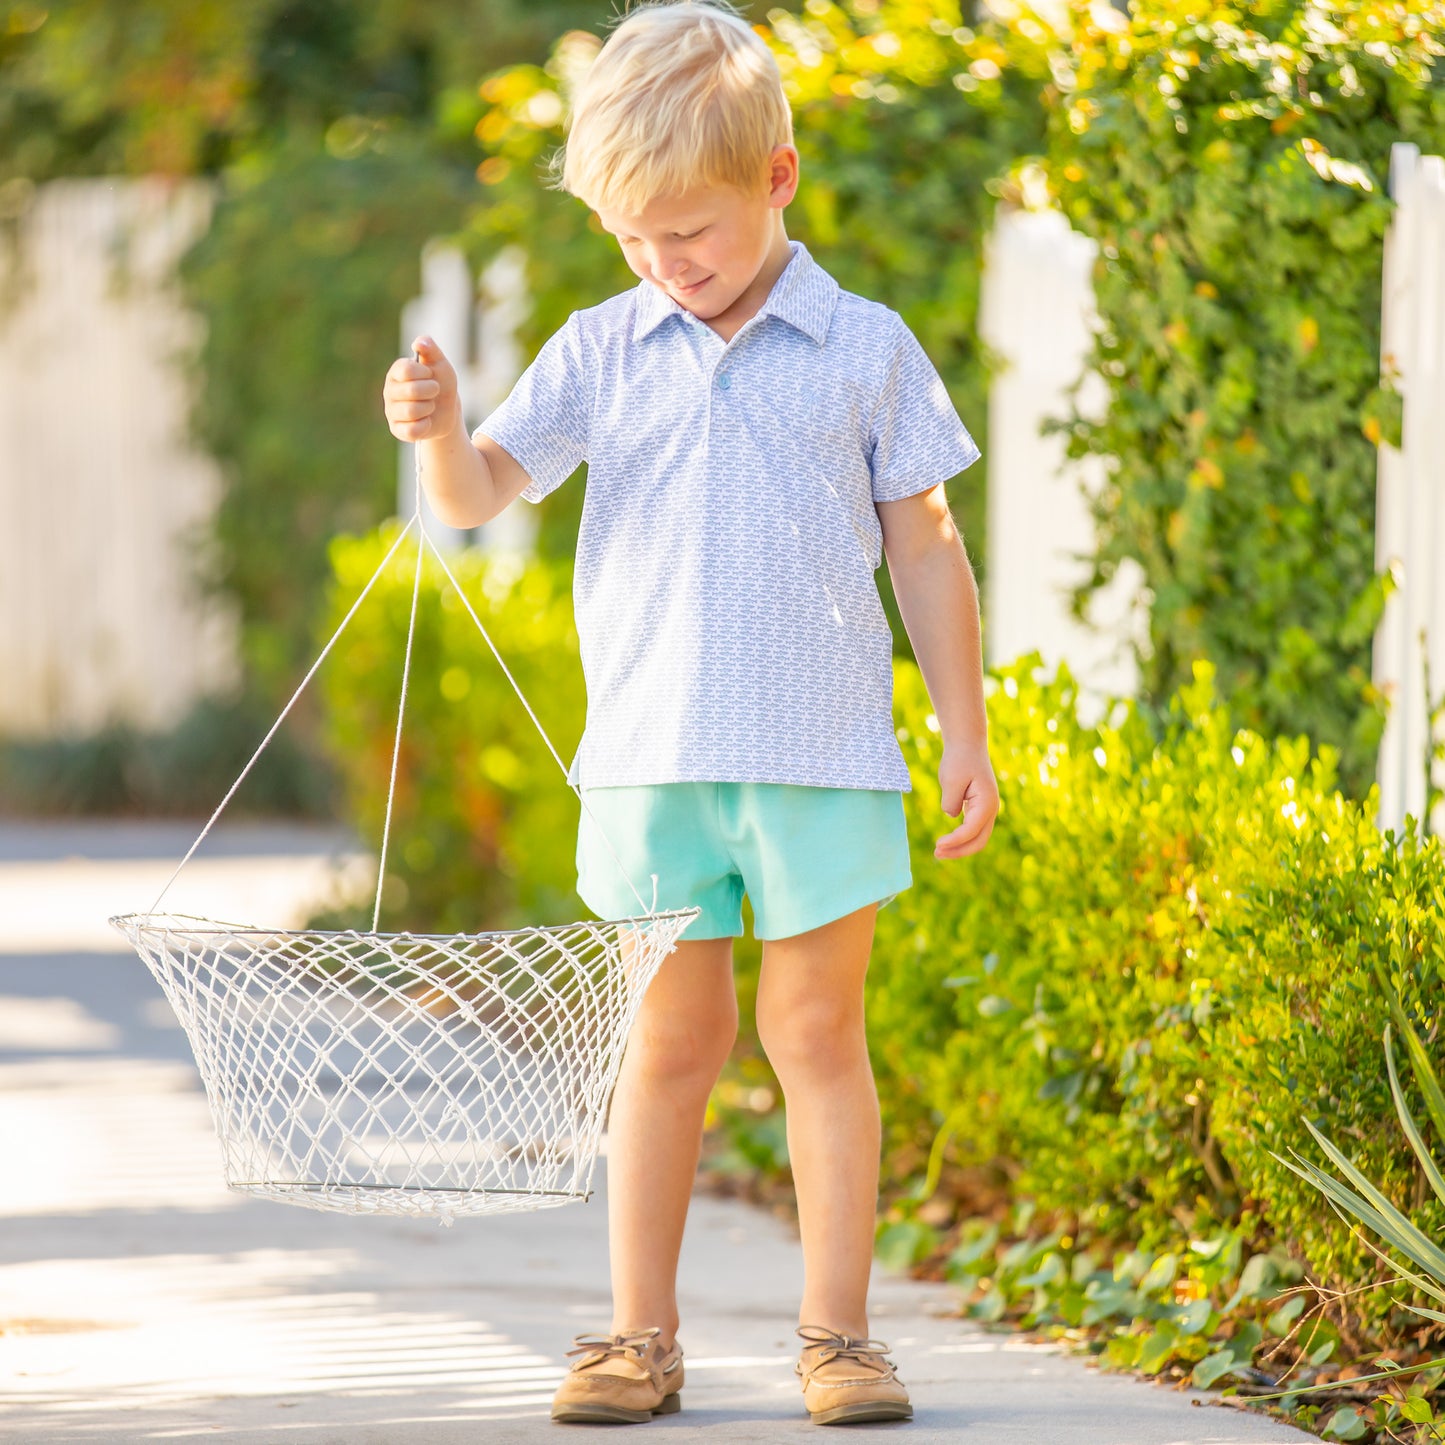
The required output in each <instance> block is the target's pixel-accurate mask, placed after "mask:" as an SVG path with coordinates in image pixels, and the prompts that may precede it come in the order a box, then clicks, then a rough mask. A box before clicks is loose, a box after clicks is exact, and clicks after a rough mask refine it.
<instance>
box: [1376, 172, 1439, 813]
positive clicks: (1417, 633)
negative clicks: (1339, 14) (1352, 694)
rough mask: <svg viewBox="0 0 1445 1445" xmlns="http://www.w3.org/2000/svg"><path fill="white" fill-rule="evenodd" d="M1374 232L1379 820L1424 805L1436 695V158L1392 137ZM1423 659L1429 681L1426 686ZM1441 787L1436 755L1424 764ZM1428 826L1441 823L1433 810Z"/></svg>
mask: <svg viewBox="0 0 1445 1445" xmlns="http://www.w3.org/2000/svg"><path fill="white" fill-rule="evenodd" d="M1390 193H1391V195H1392V196H1393V197H1394V199H1395V202H1396V205H1397V209H1396V211H1395V215H1394V217H1393V219H1392V222H1391V226H1390V232H1389V235H1388V237H1387V238H1386V241H1385V295H1384V314H1383V316H1382V318H1381V320H1382V326H1381V344H1380V351H1381V369H1382V371H1383V373H1384V374H1385V375H1386V376H1387V377H1392V379H1393V381H1394V384H1395V385H1396V386H1397V387H1398V389H1399V391H1400V392H1401V394H1402V395H1403V397H1404V402H1405V418H1404V433H1403V436H1402V438H1401V445H1400V447H1399V448H1398V449H1396V448H1395V447H1392V446H1382V447H1381V448H1380V462H1379V478H1378V497H1377V504H1376V514H1375V564H1376V567H1377V569H1378V570H1380V571H1388V572H1390V573H1391V574H1392V575H1393V577H1394V580H1395V583H1396V589H1397V590H1396V591H1395V592H1394V594H1393V595H1392V596H1391V597H1390V599H1389V601H1388V602H1387V603H1386V606H1385V616H1384V618H1383V620H1382V621H1381V624H1380V628H1379V631H1378V633H1377V634H1376V637H1375V661H1374V680H1375V684H1376V686H1378V687H1379V688H1381V689H1382V690H1383V691H1384V693H1385V696H1386V698H1387V699H1388V700H1389V703H1390V712H1389V718H1388V721H1387V723H1386V726H1385V736H1384V739H1383V741H1382V743H1381V747H1380V765H1379V782H1380V813H1379V821H1380V826H1381V827H1382V828H1399V826H1400V825H1401V823H1402V822H1403V820H1404V818H1405V817H1406V816H1407V815H1409V816H1411V817H1414V818H1416V819H1419V818H1421V817H1422V816H1423V813H1424V809H1425V783H1426V767H1427V762H1426V757H1427V753H1428V752H1429V751H1430V749H1431V745H1432V743H1434V742H1437V741H1440V740H1442V739H1445V730H1442V728H1441V727H1439V726H1438V725H1437V726H1436V727H1435V728H1434V729H1433V730H1432V728H1431V725H1430V712H1431V708H1432V704H1434V705H1438V704H1440V703H1441V702H1442V701H1445V157H1441V156H1422V155H1421V154H1420V152H1419V150H1418V149H1417V148H1416V147H1415V146H1412V145H1397V146H1396V147H1395V148H1394V153H1393V155H1392V157H1391V165H1390ZM1427 662H1428V676H1429V687H1430V692H1431V693H1432V694H1433V697H1430V696H1427V695H1426V675H1427V673H1426V668H1427ZM1433 774H1434V782H1435V786H1436V787H1438V788H1445V765H1442V764H1441V763H1439V762H1436V763H1434V765H1433ZM1431 821H1432V824H1433V831H1434V832H1436V833H1445V808H1441V807H1437V808H1436V810H1435V813H1434V816H1433V818H1432V820H1431Z"/></svg>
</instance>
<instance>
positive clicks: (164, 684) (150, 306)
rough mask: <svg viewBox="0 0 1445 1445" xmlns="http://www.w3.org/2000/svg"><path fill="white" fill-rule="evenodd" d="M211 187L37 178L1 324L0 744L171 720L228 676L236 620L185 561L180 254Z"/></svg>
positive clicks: (187, 325)
mask: <svg viewBox="0 0 1445 1445" xmlns="http://www.w3.org/2000/svg"><path fill="white" fill-rule="evenodd" d="M212 202H213V192H212V188H211V187H210V186H209V185H207V184H206V183H204V182H200V181H185V182H175V181H167V180H161V179H158V178H146V179H126V178H115V179H108V180H107V179H86V180H63V181H50V182H48V183H46V184H45V185H42V186H40V187H39V188H38V191H37V193H36V196H35V200H34V204H33V206H32V207H31V209H30V211H29V212H28V214H26V215H25V217H24V218H23V220H22V221H21V223H20V227H19V231H20V234H19V238H18V246H17V248H16V251H15V253H14V258H17V259H18V264H19V266H20V274H19V276H18V277H10V278H6V279H7V281H8V282H10V283H12V284H13V285H14V287H15V291H16V302H15V308H14V310H13V311H10V312H8V313H7V314H5V315H4V316H3V317H0V518H3V520H4V525H3V527H0V733H3V734H9V735H12V736H17V737H34V738H57V737H64V736H79V735H84V734H86V733H89V732H93V731H95V730H97V729H99V728H102V727H105V726H106V725H107V724H110V723H119V722H124V723H130V724H132V725H134V726H137V727H142V728H164V727H169V726H171V725H172V724H174V723H176V722H178V721H179V720H180V718H181V717H182V716H183V715H184V714H185V712H186V711H187V709H188V708H189V707H190V706H192V705H193V704H194V703H195V702H196V701H197V700H198V699H200V698H201V697H203V696H205V695H207V694H212V693H220V692H224V691H225V690H227V689H228V688H230V687H231V686H232V685H233V684H234V683H235V681H236V680H237V676H238V629H237V625H236V619H235V616H234V613H233V610H232V609H230V608H229V607H227V606H225V605H224V604H222V603H221V602H219V601H217V600H216V599H215V598H214V597H208V596H206V595H205V594H203V592H202V590H201V588H200V587H199V586H198V585H197V579H196V569H195V568H194V566H193V565H192V559H193V558H194V556H195V551H196V545H197V543H198V541H200V540H201V538H202V537H203V536H204V533H205V530H206V528H207V527H208V526H209V523H210V519H211V517H212V515H213V513H214V510H215V507H216V504H217V502H218V500H219V498H220V494H221V476H220V473H219V471H218V469H217V467H216V464H215V462H214V461H213V460H212V459H211V458H210V457H208V456H205V455H204V454H202V453H200V452H197V451H196V450H195V449H194V447H193V446H192V445H191V443H190V440H189V438H188V435H187V426H186V412H187V407H188V404H189V400H190V395H191V391H192V388H193V387H195V386H198V385H200V384H202V381H201V379H200V378H197V377H195V376H193V375H191V374H189V373H187V372H186V371H185V370H184V369H183V368H182V366H181V365H179V364H177V360H176V358H177V356H178V355H187V354H189V353H190V352H191V350H192V346H193V343H194V341H195V339H196V334H197V332H196V328H197V327H198V326H199V324H200V323H199V320H198V318H196V317H195V316H194V315H192V314H191V313H190V312H188V311H187V310H186V309H185V307H184V306H183V305H182V302H181V298H180V296H179V294H178V293H177V290H176V286H175V280H174V272H175V265H176V261H177V259H178V258H179V257H180V256H181V255H182V254H183V253H184V252H185V251H186V250H187V248H188V247H189V246H190V245H191V244H192V243H193V242H194V241H195V240H196V239H197V238H198V237H199V236H201V235H202V234H203V233H204V232H205V230H206V228H207V226H208V225H209V224H210V215H211V207H212Z"/></svg>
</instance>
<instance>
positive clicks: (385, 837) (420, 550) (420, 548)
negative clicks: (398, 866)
mask: <svg viewBox="0 0 1445 1445" xmlns="http://www.w3.org/2000/svg"><path fill="white" fill-rule="evenodd" d="M412 521H413V522H415V523H416V524H417V538H416V571H415V573H414V574H413V576H412V582H411V614H410V616H408V618H407V620H406V651H405V652H404V653H403V654H402V659H401V696H400V698H398V699H397V704H396V737H395V738H394V739H393V741H392V744H391V776H390V778H389V779H388V780H387V784H386V818H385V820H384V821H383V822H382V825H381V857H380V858H379V859H378V860H377V865H376V902H375V904H373V906H372V909H371V931H372V932H373V933H377V932H379V931H380V928H381V893H382V889H383V888H384V887H385V886H386V847H387V844H388V843H389V842H390V841H391V806H392V802H393V801H394V799H395V798H396V765H397V761H398V759H399V758H400V757H401V723H402V719H403V718H404V717H405V716H406V693H407V688H408V687H409V686H410V685H411V648H412V643H413V641H414V640H415V638H416V609H417V603H418V601H419V600H420V598H421V563H422V558H423V557H424V556H425V555H426V547H425V546H424V545H423V543H424V542H425V540H426V522H425V520H424V519H423V517H422V514H421V451H420V449H418V451H417V463H416V510H415V511H414V512H413V513H412ZM407 526H408V528H410V526H411V522H408V523H407Z"/></svg>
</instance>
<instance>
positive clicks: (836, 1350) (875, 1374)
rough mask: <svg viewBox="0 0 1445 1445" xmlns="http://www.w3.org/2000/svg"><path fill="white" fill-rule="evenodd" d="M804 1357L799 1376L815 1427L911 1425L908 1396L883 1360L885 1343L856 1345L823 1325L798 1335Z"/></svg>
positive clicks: (874, 1341) (804, 1400) (865, 1342)
mask: <svg viewBox="0 0 1445 1445" xmlns="http://www.w3.org/2000/svg"><path fill="white" fill-rule="evenodd" d="M798 1335H799V1336H800V1338H801V1339H802V1340H803V1356H802V1358H801V1359H800V1360H799V1361H798V1364H797V1373H798V1374H799V1375H800V1376H801V1377H802V1381H803V1403H804V1404H805V1405H806V1406H807V1407H808V1414H809V1415H810V1416H811V1417H812V1420H813V1423H814V1424H815V1425H861V1424H863V1423H864V1422H865V1421H871V1420H911V1419H912V1418H913V1406H912V1405H910V1404H909V1403H908V1391H907V1390H905V1389H904V1388H903V1382H902V1380H900V1379H899V1378H898V1376H897V1374H896V1373H895V1372H894V1369H893V1363H892V1361H890V1360H886V1359H884V1356H885V1355H886V1354H887V1353H888V1346H887V1345H885V1344H884V1343H883V1341H882V1340H855V1339H853V1338H852V1337H851V1336H849V1335H836V1334H834V1333H833V1331H832V1330H825V1329H823V1328H822V1327H821V1326H819V1325H804V1326H803V1327H802V1328H801V1329H799V1330H798Z"/></svg>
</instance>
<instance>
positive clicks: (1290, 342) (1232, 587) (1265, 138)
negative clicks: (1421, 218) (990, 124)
mask: <svg viewBox="0 0 1445 1445" xmlns="http://www.w3.org/2000/svg"><path fill="white" fill-rule="evenodd" d="M1072 9H1073V18H1074V22H1075V30H1074V35H1073V40H1072V54H1071V58H1070V61H1069V65H1068V68H1069V69H1070V70H1071V71H1072V80H1071V81H1070V83H1069V86H1068V90H1067V93H1066V94H1065V95H1064V96H1063V99H1062V103H1061V104H1059V105H1058V106H1056V107H1055V108H1054V110H1053V114H1052V118H1051V133H1050V138H1049V144H1048V152H1047V154H1048V169H1049V173H1050V177H1051V180H1052V183H1053V186H1054V188H1055V190H1056V191H1057V193H1058V195H1059V198H1060V200H1061V202H1062V204H1063V207H1064V210H1065V212H1066V213H1067V215H1068V217H1069V219H1070V221H1071V222H1072V223H1073V225H1074V226H1075V227H1076V228H1078V229H1079V230H1081V231H1083V232H1085V233H1086V234H1088V235H1090V236H1092V237H1093V238H1094V239H1095V240H1096V241H1097V242H1098V243H1099V247H1100V257H1099V262H1098V265H1097V268H1096V271H1095V278H1094V279H1095V295H1096V301H1097V306H1098V312H1099V316H1100V319H1101V322H1102V326H1101V329H1100V331H1099V332H1098V336H1097V343H1096V345H1095V347H1094V353H1093V358H1092V365H1093V367H1094V368H1095V369H1096V370H1097V371H1098V372H1099V374H1100V375H1101V376H1102V377H1103V379H1104V382H1105V383H1106V386H1107V388H1108V402H1107V406H1106V408H1105V410H1104V412H1103V415H1102V417H1100V418H1098V419H1096V420H1084V419H1081V418H1076V419H1075V421H1074V423H1073V427H1072V431H1073V441H1072V443H1071V445H1072V449H1073V451H1074V453H1075V454H1076V455H1077V454H1080V453H1090V454H1093V455H1097V456H1100V457H1102V458H1105V459H1106V460H1107V464H1108V467H1109V472H1110V476H1109V482H1108V485H1107V486H1106V487H1105V489H1104V490H1103V492H1102V493H1101V494H1100V497H1099V500H1098V504H1097V507H1096V518H1097V522H1098V526H1099V532H1098V538H1099V548H1098V553H1097V557H1096V563H1095V569H1094V576H1093V578H1092V579H1091V581H1090V583H1089V584H1088V586H1089V587H1093V586H1097V585H1099V584H1100V583H1102V582H1104V581H1107V579H1108V578H1109V577H1110V576H1112V574H1113V572H1114V570H1115V569H1116V568H1117V566H1118V564H1119V562H1120V561H1121V560H1122V559H1124V558H1133V559H1135V560H1136V561H1137V562H1138V563H1139V564H1141V566H1142V568H1143V572H1144V577H1145V581H1146V584H1147V586H1148V588H1149V592H1150V599H1151V601H1150V639H1149V647H1148V649H1147V650H1146V655H1145V656H1143V657H1142V658H1141V659H1140V661H1141V670H1142V676H1143V680H1144V685H1145V689H1146V691H1147V693H1148V694H1149V695H1150V696H1151V697H1153V698H1154V699H1156V700H1158V701H1161V702H1162V701H1163V700H1164V699H1166V698H1167V697H1169V696H1170V694H1172V693H1173V692H1174V691H1175V690H1176V689H1178V688H1179V687H1181V686H1183V685H1185V684H1186V683H1187V682H1188V680H1189V677H1190V669H1191V666H1192V664H1193V662H1194V661H1195V660H1196V659H1198V658H1201V657H1204V658H1208V659H1210V660H1211V661H1212V662H1213V663H1214V664H1215V666H1216V668H1217V672H1218V685H1219V687H1220V690H1221V692H1222V693H1223V695H1224V696H1225V697H1226V698H1228V699H1229V700H1230V702H1231V705H1232V706H1233V708H1234V709H1235V713H1236V716H1237V717H1238V719H1239V721H1240V722H1241V723H1243V724H1245V725H1247V726H1249V727H1251V728H1253V729H1254V730H1256V731H1258V732H1260V733H1263V734H1265V735H1267V736H1268V735H1272V734H1275V733H1289V734H1290V735H1294V734H1295V733H1299V732H1304V733H1307V734H1308V735H1309V736H1310V737H1311V739H1312V740H1313V741H1314V742H1315V743H1316V744H1329V745H1331V746H1333V747H1335V748H1336V749H1337V750H1338V751H1339V754H1340V766H1341V772H1342V777H1343V779H1344V781H1345V783H1346V785H1347V788H1348V790H1349V791H1350V792H1351V793H1352V794H1353V795H1355V796H1363V794H1364V792H1365V790H1366V788H1367V787H1368V785H1369V782H1370V780H1371V778H1372V777H1373V767H1374V758H1375V751H1376V748H1377V746H1378V742H1379V737H1380V732H1381V728H1382V718H1383V704H1382V699H1380V698H1379V696H1378V695H1377V693H1376V690H1375V689H1374V687H1373V686H1372V684H1371V681H1370V645H1371V639H1372V636H1373V631H1374V627H1375V624H1376V622H1377V621H1378V619H1379V616H1380V611H1381V607H1382V603H1383V598H1384V585H1385V584H1384V581H1383V579H1382V578H1380V577H1378V576H1377V575H1376V573H1375V563H1374V545H1375V544H1374V527H1373V518H1374V511H1375V503H1374V494H1375V447H1376V444H1377V443H1378V442H1379V441H1380V440H1381V439H1382V438H1385V439H1398V425H1399V397H1398V396H1397V395H1396V394H1394V393H1393V392H1391V391H1389V390H1381V387H1380V371H1381V356H1380V293H1381V243H1382V238H1383V236H1384V233H1385V228H1386V226H1387V224H1388V222H1389V219H1390V212H1391V203H1390V200H1389V197H1388V194H1387V189H1386V184H1387V177H1388V170H1389V160H1390V147H1391V145H1392V143H1394V142H1396V141H1415V142H1417V143H1418V144H1420V145H1421V147H1422V148H1423V149H1424V150H1426V151H1427V152H1432V151H1433V152H1437V153H1438V152H1439V151H1441V150H1442V149H1445V6H1442V5H1441V4H1440V3H1439V0H1380V3H1371V4H1368V5H1361V4H1355V3H1326V4H1316V3H1312V0H1311V3H1302V0H1256V3H1252V4H1250V5H1248V6H1246V7H1243V8H1241V7H1238V6H1229V5H1222V4H1209V3H1206V4H1199V3H1194V0H1136V3H1134V4H1132V5H1131V6H1130V7H1129V12H1130V18H1128V19H1126V18H1125V17H1124V16H1122V15H1121V14H1120V13H1119V11H1117V10H1115V9H1113V8H1110V7H1108V6H1098V5H1092V6H1091V5H1087V4H1084V3H1082V0H1077V3H1075V4H1074V5H1073V7H1072ZM1101 23H1102V24H1104V26H1105V28H1101ZM1386 362H1387V369H1388V358H1387V359H1386Z"/></svg>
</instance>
